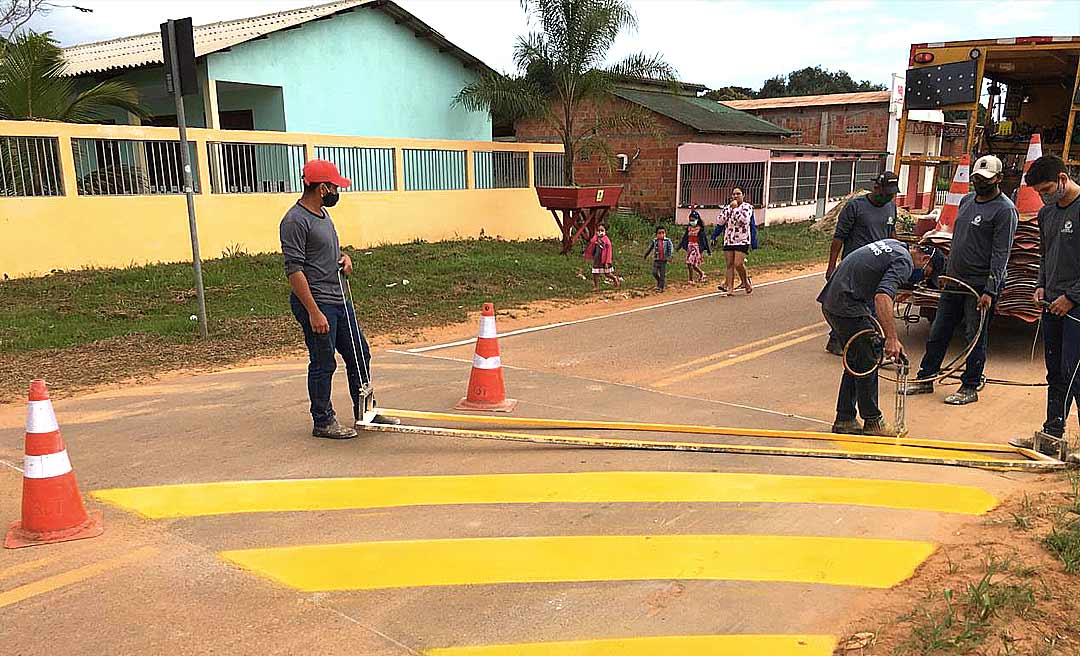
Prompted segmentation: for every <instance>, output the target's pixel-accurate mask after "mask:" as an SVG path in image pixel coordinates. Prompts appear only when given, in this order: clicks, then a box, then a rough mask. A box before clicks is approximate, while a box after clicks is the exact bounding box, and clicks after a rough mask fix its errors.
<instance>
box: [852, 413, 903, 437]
mask: <svg viewBox="0 0 1080 656" xmlns="http://www.w3.org/2000/svg"><path fill="white" fill-rule="evenodd" d="M862 432H863V435H875V436H877V437H903V436H904V434H906V433H907V431H906V430H905V431H900V430H897V428H896V426H893V425H892V424H890V423H889V422H887V421H885V419H884V417H878V418H877V419H867V420H866V422H865V423H864V424H863V429H862Z"/></svg>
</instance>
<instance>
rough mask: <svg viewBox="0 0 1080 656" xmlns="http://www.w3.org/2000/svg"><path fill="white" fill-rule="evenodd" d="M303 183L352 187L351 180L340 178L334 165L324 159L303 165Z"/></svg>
mask: <svg viewBox="0 0 1080 656" xmlns="http://www.w3.org/2000/svg"><path fill="white" fill-rule="evenodd" d="M304 182H306V183H308V184H315V183H317V182H329V183H331V184H335V185H337V186H339V187H342V188H345V187H351V186H352V180H350V179H348V178H345V177H342V175H341V173H339V172H338V170H337V167H336V166H334V163H333V162H328V161H326V160H325V159H313V160H311V161H310V162H308V163H307V164H304Z"/></svg>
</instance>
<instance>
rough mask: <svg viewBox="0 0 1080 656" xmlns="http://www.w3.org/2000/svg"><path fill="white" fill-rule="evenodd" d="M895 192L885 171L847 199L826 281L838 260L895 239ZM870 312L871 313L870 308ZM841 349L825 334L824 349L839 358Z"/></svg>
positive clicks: (833, 336) (893, 180)
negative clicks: (864, 190) (865, 190)
mask: <svg viewBox="0 0 1080 656" xmlns="http://www.w3.org/2000/svg"><path fill="white" fill-rule="evenodd" d="M899 190H900V188H899V186H898V185H897V177H896V174H895V173H893V172H892V171H885V172H884V173H882V174H881V175H879V176H878V177H876V178H874V186H873V187H872V188H871V189H870V193H869V194H866V195H863V196H856V197H854V198H852V199H850V200H848V202H847V205H845V206H844V209H843V210H841V212H840V216H839V217H837V220H836V231H835V232H834V233H833V240H832V247H831V248H830V250H829V268H828V269H827V270H826V271H825V279H826V280H829V279H830V278H832V275H833V273H834V272H835V271H836V265H837V260H838V259H840V258H844V257H847V256H848V255H851V254H852V253H853V252H855V251H856V250H858V249H860V248H862V247H863V246H865V245H867V244H869V243H872V242H875V241H880V240H882V239H892V238H893V237H895V236H896V203H894V202H893V199H895V198H896V194H897V193H898V192H899ZM870 312H871V314H873V312H874V308H873V307H871V308H870ZM843 348H844V345H843V344H841V343H840V340H839V338H838V337H837V334H836V331H835V330H834V331H832V332H831V333H829V341H828V343H827V344H826V345H825V350H827V351H828V352H829V353H833V354H835V355H840V353H841V351H842V350H843Z"/></svg>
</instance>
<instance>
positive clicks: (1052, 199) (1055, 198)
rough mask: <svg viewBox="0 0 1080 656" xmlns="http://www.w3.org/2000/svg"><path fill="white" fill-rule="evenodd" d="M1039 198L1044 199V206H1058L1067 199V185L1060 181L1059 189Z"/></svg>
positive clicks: (1040, 195)
mask: <svg viewBox="0 0 1080 656" xmlns="http://www.w3.org/2000/svg"><path fill="white" fill-rule="evenodd" d="M1039 197H1040V198H1042V202H1043V205H1057V204H1058V202H1059V201H1061V199H1062V198H1064V197H1065V184H1064V183H1062V182H1061V180H1058V186H1057V189H1055V190H1054V191H1051V192H1050V193H1048V194H1039Z"/></svg>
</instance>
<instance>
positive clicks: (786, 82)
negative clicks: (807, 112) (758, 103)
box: [754, 66, 886, 98]
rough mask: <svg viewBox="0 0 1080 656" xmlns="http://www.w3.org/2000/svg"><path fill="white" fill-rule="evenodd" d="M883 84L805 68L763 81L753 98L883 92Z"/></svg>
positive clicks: (845, 74)
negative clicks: (857, 80)
mask: <svg viewBox="0 0 1080 656" xmlns="http://www.w3.org/2000/svg"><path fill="white" fill-rule="evenodd" d="M885 89H886V87H885V85H883V84H875V83H873V82H871V81H869V80H861V81H859V82H856V81H855V80H853V79H852V78H851V74H849V73H848V72H847V71H836V72H835V73H834V72H833V71H830V70H828V69H824V68H822V67H820V66H812V67H811V66H807V67H806V68H803V69H801V70H797V71H792V72H790V73H788V74H787V75H777V76H776V77H773V78H769V79H768V80H765V83H764V84H763V85H761V90H760V91H758V92H757V93H756V94H754V97H755V98H783V97H786V96H813V95H819V94H828V93H853V92H857V91H885Z"/></svg>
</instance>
